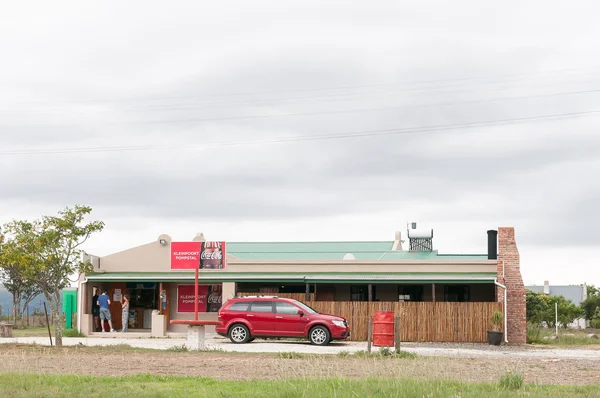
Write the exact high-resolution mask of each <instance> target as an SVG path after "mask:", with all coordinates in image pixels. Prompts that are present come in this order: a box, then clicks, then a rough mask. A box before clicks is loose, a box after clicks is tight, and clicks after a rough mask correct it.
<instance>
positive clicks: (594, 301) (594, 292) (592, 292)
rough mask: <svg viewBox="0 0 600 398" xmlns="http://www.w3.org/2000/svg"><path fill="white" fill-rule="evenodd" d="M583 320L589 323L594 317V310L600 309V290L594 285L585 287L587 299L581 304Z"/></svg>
mask: <svg viewBox="0 0 600 398" xmlns="http://www.w3.org/2000/svg"><path fill="white" fill-rule="evenodd" d="M581 308H583V314H584V316H585V319H587V320H588V321H591V320H592V318H594V316H595V315H596V310H597V309H599V308H600V288H597V287H596V286H594V285H589V286H588V287H587V299H585V300H584V301H583V302H582V303H581Z"/></svg>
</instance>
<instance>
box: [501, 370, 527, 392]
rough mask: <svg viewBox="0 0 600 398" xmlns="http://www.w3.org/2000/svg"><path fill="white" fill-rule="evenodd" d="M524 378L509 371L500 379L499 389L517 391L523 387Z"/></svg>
mask: <svg viewBox="0 0 600 398" xmlns="http://www.w3.org/2000/svg"><path fill="white" fill-rule="evenodd" d="M523 382H524V378H523V375H522V374H520V373H514V372H511V371H510V370H509V371H508V372H506V374H505V375H503V376H502V377H500V381H499V384H500V387H501V388H503V389H505V390H519V389H521V388H522V387H523Z"/></svg>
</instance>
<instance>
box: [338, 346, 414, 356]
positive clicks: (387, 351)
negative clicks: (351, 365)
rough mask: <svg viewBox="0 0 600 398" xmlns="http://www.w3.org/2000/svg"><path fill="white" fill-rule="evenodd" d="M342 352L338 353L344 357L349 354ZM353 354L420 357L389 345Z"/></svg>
mask: <svg viewBox="0 0 600 398" xmlns="http://www.w3.org/2000/svg"><path fill="white" fill-rule="evenodd" d="M340 354H341V355H340ZM340 354H338V355H340V356H342V357H346V356H348V354H347V353H345V354H342V353H340ZM352 356H354V357H358V358H406V359H414V358H417V357H418V355H417V354H413V353H412V352H408V351H402V350H399V351H392V350H390V349H389V348H388V347H382V348H380V349H379V350H378V351H371V352H368V351H357V352H355V353H354V354H352Z"/></svg>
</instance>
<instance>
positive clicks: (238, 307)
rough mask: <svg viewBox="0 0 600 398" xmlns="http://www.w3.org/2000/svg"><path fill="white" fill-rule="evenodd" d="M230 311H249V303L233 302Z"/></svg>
mask: <svg viewBox="0 0 600 398" xmlns="http://www.w3.org/2000/svg"><path fill="white" fill-rule="evenodd" d="M227 310H228V311H248V303H243V302H242V303H233V304H231V307H229V308H228V309H227Z"/></svg>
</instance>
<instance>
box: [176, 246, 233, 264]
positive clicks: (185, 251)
mask: <svg viewBox="0 0 600 398" xmlns="http://www.w3.org/2000/svg"><path fill="white" fill-rule="evenodd" d="M225 268H227V255H226V250H225V242H171V269H172V270H186V269H200V270H224V269H225Z"/></svg>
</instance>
